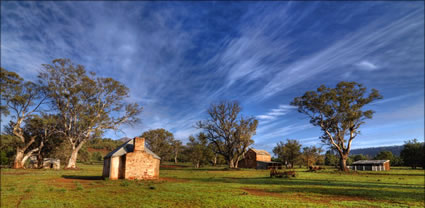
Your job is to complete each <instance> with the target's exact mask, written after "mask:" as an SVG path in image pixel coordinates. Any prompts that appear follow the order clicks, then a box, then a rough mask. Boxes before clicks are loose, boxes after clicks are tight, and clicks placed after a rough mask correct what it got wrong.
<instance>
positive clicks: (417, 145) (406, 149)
mask: <svg viewBox="0 0 425 208" xmlns="http://www.w3.org/2000/svg"><path fill="white" fill-rule="evenodd" d="M424 152H425V146H424V143H423V142H418V140H416V139H413V140H409V141H406V142H405V143H404V145H403V149H402V150H401V152H400V157H401V159H402V160H403V161H404V165H406V166H410V167H412V168H413V169H416V167H419V166H422V168H425V155H424Z"/></svg>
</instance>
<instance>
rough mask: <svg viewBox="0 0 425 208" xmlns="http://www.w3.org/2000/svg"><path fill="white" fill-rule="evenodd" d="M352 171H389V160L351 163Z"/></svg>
mask: <svg viewBox="0 0 425 208" xmlns="http://www.w3.org/2000/svg"><path fill="white" fill-rule="evenodd" d="M352 168H353V170H371V171H383V170H390V161H389V160H359V161H356V162H353V165H352Z"/></svg>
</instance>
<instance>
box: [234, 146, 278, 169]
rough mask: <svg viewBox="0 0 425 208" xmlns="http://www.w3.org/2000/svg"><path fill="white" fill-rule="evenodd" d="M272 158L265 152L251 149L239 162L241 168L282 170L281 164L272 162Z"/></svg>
mask: <svg viewBox="0 0 425 208" xmlns="http://www.w3.org/2000/svg"><path fill="white" fill-rule="evenodd" d="M271 160H272V156H271V155H270V153H268V152H267V151H265V150H258V149H252V148H250V149H249V150H248V151H247V152H246V153H245V157H244V158H243V159H242V160H240V161H239V163H238V167H239V168H255V169H270V168H282V164H281V163H279V162H272V161H271Z"/></svg>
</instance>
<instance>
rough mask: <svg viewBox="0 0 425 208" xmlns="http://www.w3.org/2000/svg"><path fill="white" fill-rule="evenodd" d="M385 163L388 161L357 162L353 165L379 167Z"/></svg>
mask: <svg viewBox="0 0 425 208" xmlns="http://www.w3.org/2000/svg"><path fill="white" fill-rule="evenodd" d="M385 162H389V160H359V161H356V162H353V165H381V164H383V163H385Z"/></svg>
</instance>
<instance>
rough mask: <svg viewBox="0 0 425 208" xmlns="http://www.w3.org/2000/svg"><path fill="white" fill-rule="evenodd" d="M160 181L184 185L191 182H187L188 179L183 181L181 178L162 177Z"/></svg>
mask: <svg viewBox="0 0 425 208" xmlns="http://www.w3.org/2000/svg"><path fill="white" fill-rule="evenodd" d="M159 181H166V182H182V183H186V182H189V181H190V180H187V179H181V178H167V177H161V178H159Z"/></svg>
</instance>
